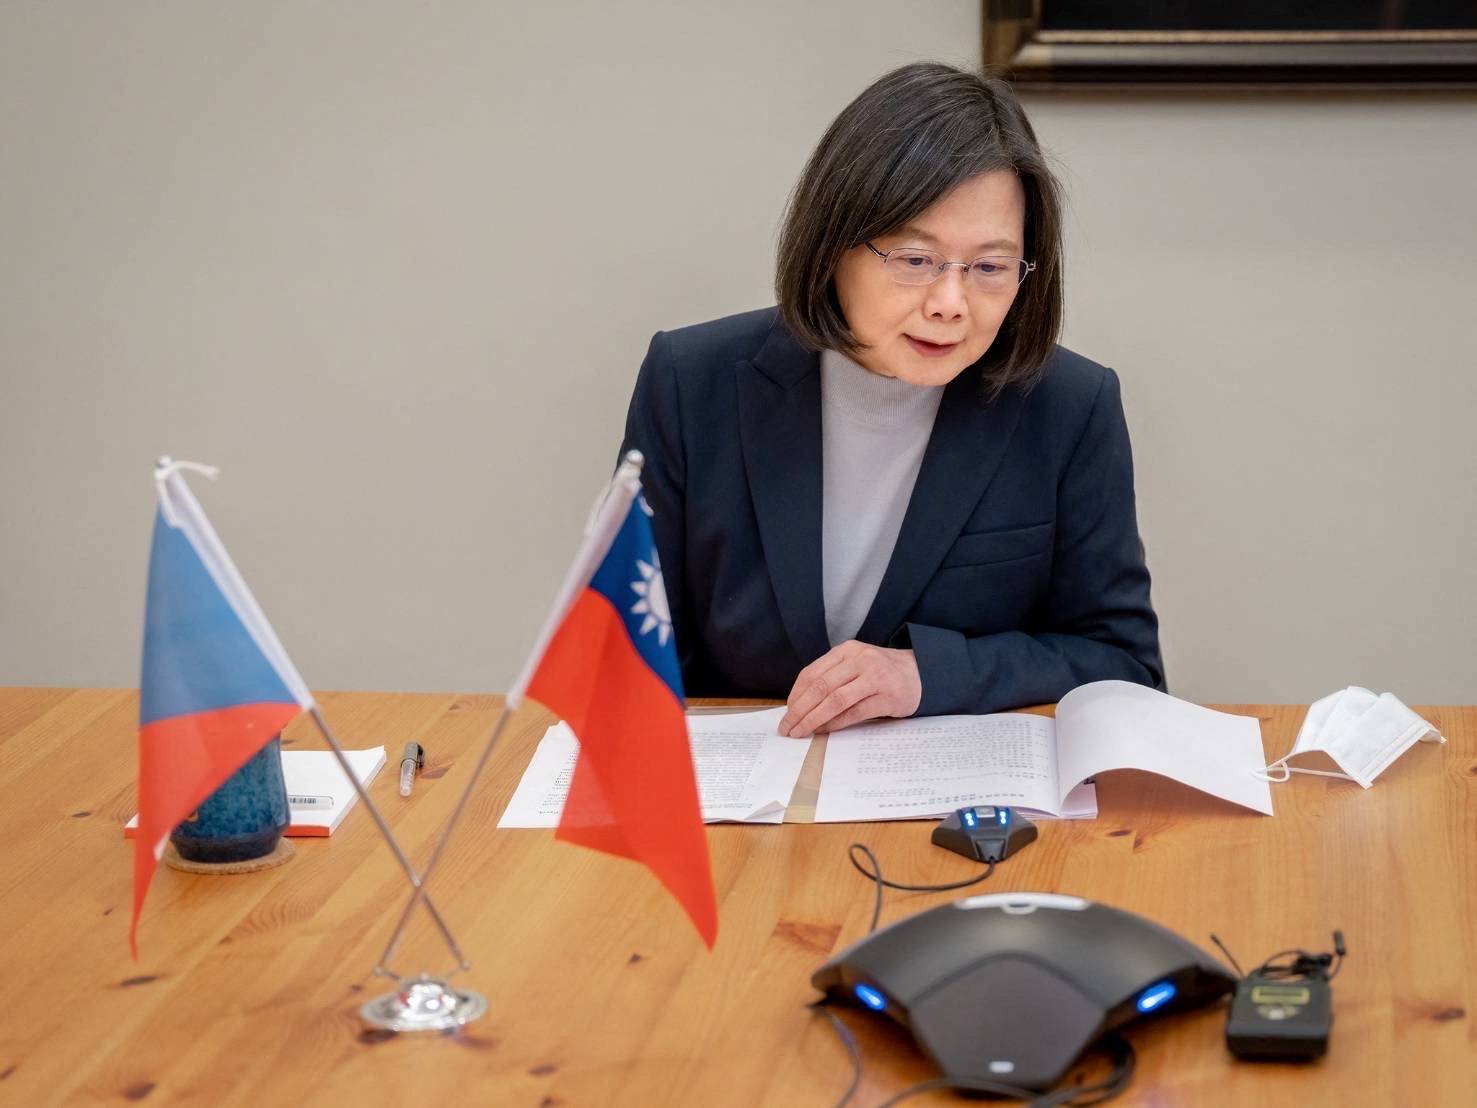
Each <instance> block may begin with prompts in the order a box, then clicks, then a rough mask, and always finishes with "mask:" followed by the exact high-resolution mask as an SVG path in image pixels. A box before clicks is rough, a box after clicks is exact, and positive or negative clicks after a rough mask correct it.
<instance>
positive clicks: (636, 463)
mask: <svg viewBox="0 0 1477 1108" xmlns="http://www.w3.org/2000/svg"><path fill="white" fill-rule="evenodd" d="M644 463H645V459H644V457H643V456H642V454H641V452H640V451H639V450H629V451H627V452H626V455H625V457H624V458H623V459H622V460H621V465H620V468H619V469H617V470H616V473H615V477H614V478H613V479H612V480H611V482H610V484H609V485H607V486H606V488H605V491H604V492H603V493H601V495H600V496H599V497H598V498H597V499H596V501H595V504H594V506H593V507H592V508H591V510H590V516H589V518H588V519H587V520H586V522H585V534H586V535H587V536H588V535H589V533H590V531H591V529H592V528H593V526H594V524H595V521H596V519H597V518H598V516H599V514H600V509H601V508H602V507H604V506H605V503H606V501H607V500H608V499H609V497H610V494H611V492H612V491H613V490H614V489H615V488H616V486H617V485H618V484H619V483H620V482H622V481H628V482H629V481H638V480H639V479H640V477H641V469H642V466H643V465H644ZM582 552H583V548H582ZM590 568H591V567H590V566H585V565H582V564H581V561H580V558H579V557H578V556H577V557H576V559H575V564H574V565H573V566H571V567H570V571H569V574H568V575H567V576H566V578H565V580H564V584H563V586H561V589H560V593H559V596H558V597H557V598H556V599H555V602H554V608H553V611H551V612H550V614H549V619H548V621H547V622H546V623H545V625H544V628H543V630H542V631H541V632H540V634H539V639H538V641H537V642H536V643H535V645H534V648H533V651H532V653H531V654H530V655H529V657H528V661H527V663H526V664H525V666H524V672H523V673H522V674H521V675H520V676H519V678H518V680H517V682H516V683H515V685H514V690H513V692H511V693H510V694H509V695H508V696H507V697H506V698H504V700H503V708H502V711H501V712H500V713H499V714H498V717H497V723H496V724H494V725H493V728H492V734H490V735H489V736H488V737H487V742H486V743H485V744H483V747H482V753H481V754H479V755H478V756H477V764H476V765H475V766H473V767H472V775H471V776H470V777H469V778H468V779H467V783H466V785H465V786H463V788H462V794H461V796H460V797H458V798H457V802H456V807H455V808H453V809H452V812H451V816H450V818H449V819H447V821H446V826H445V827H444V828H443V829H442V831H441V837H440V838H439V839H437V840H436V845H435V846H434V847H433V848H432V850H431V857H430V860H429V861H427V862H426V871H425V873H423V874H421V875H420V877H419V878H417V876H416V873H415V869H414V867H412V866H411V864H410V861H409V859H407V858H406V857H405V855H404V854H403V853H402V852H401V850H400V847H399V846H398V845H396V843H395V839H394V836H393V835H391V834H390V829H389V827H388V826H386V825H385V822H384V820H383V819H381V818H380V815H379V812H378V811H375V809H374V806H373V805H370V811H371V812H374V817H375V820H376V821H377V822H378V823H379V825H380V830H381V831H382V832H383V833H384V836H385V838H386V840H388V842H389V843H390V846H391V848H392V849H393V850H394V851H395V855H396V857H398V858H399V859H400V864H401V866H402V867H403V868H404V870H405V873H406V875H407V876H408V877H409V878H410V884H411V892H410V899H409V900H408V901H407V902H406V904H405V910H404V911H403V912H401V913H400V921H399V922H398V923H397V924H396V925H395V930H394V933H393V934H391V935H390V941H389V942H387V943H386V944H385V952H384V953H383V954H381V955H380V960H379V964H378V965H376V966H375V967H374V972H375V973H377V974H379V975H381V976H383V977H390V978H393V979H395V980H396V981H398V982H399V987H398V988H397V989H396V990H395V991H394V992H390V993H385V994H383V995H381V996H377V997H375V998H374V999H373V1000H370V1001H369V1002H367V1003H366V1004H365V1005H364V1006H363V1007H362V1008H360V1009H359V1016H360V1018H361V1019H363V1020H364V1022H365V1023H367V1024H369V1025H370V1026H371V1027H376V1028H380V1029H382V1030H385V1031H447V1030H450V1029H452V1028H455V1027H460V1026H462V1025H463V1024H466V1023H470V1022H472V1021H473V1020H475V1019H477V1018H478V1017H479V1016H481V1015H483V1014H484V1013H485V1012H486V1011H487V999H486V998H485V997H483V996H482V995H481V994H480V993H474V992H469V991H458V990H457V989H455V988H453V987H452V986H451V983H450V981H449V980H448V979H449V978H450V977H451V976H452V975H453V974H455V973H457V972H459V971H461V970H465V969H470V968H471V966H470V965H469V963H468V962H467V960H466V959H465V958H464V957H463V956H462V953H461V950H460V949H459V948H458V947H457V945H456V941H455V940H454V939H453V938H452V937H451V933H450V932H449V931H447V930H446V925H445V924H444V923H442V922H441V917H440V915H439V914H438V913H437V912H436V909H435V905H434V904H433V903H432V901H431V895H430V894H429V893H428V892H426V885H427V883H429V882H430V880H431V875H432V874H434V873H435V872H436V866H437V864H438V863H439V862H440V861H441V855H442V852H443V851H444V850H445V849H446V844H447V842H448V841H449V840H450V839H451V835H452V832H453V831H455V830H456V825H457V823H458V821H460V819H461V818H462V812H463V811H465V810H466V807H467V801H468V800H469V799H470V798H471V796H472V790H473V789H475V788H476V787H477V781H478V779H479V778H480V777H481V776H482V771H483V769H484V768H486V766H487V760H488V758H490V757H491V756H492V751H493V748H494V747H495V746H497V741H498V739H499V737H501V735H502V733H503V729H504V728H505V727H506V726H507V723H508V719H509V717H511V716H512V714H513V711H514V710H515V709H516V708H517V706H518V704H519V703H520V702H521V701H522V696H523V691H524V688H525V687H526V685H527V682H528V679H529V677H530V675H531V674H530V670H531V669H532V667H533V666H534V664H535V663H536V662H537V661H538V659H539V658H540V657H541V656H542V654H543V651H544V648H545V647H546V646H547V645H548V642H549V639H550V638H551V637H552V635H553V632H554V629H555V627H556V625H557V622H558V620H559V619H560V618H561V617H562V615H563V608H564V605H565V603H566V602H567V600H568V598H569V596H570V595H571V594H572V591H573V585H574V584H576V583H578V582H579V581H580V580H581V577H582V575H583V574H584V573H585V571H586V570H588V569H590ZM313 717H314V719H315V720H317V722H318V727H319V729H320V730H321V731H322V732H323V734H324V737H325V738H327V739H328V741H329V744H330V745H331V746H332V747H333V749H334V751H335V752H336V753H337V754H338V756H339V761H340V762H342V763H343V764H344V766H345V769H346V770H347V768H348V765H347V761H346V760H345V759H344V756H343V752H342V751H341V750H340V749H339V745H338V743H337V742H336V741H334V739H333V737H332V736H331V735H330V734H329V732H328V725H327V724H326V723H324V722H323V718H322V717H321V716H320V715H319V714H318V710H317V709H316V708H314V709H313ZM349 776H350V779H351V780H355V781H356V785H355V787H356V788H358V790H359V795H360V797H362V798H363V799H364V800H366V801H367V800H368V799H369V797H368V795H367V794H366V793H365V791H364V789H363V787H362V786H359V785H358V784H357V779H355V778H354V777H353V774H350V775H349ZM422 901H424V902H425V905H426V910H427V911H429V912H430V913H431V916H432V918H433V919H435V921H436V923H437V925H438V926H439V927H440V928H441V933H442V935H444V936H445V938H446V942H447V945H448V946H449V947H450V948H451V953H452V956H453V957H454V958H455V959H456V961H457V965H456V967H455V968H454V969H453V970H452V971H451V972H450V973H447V974H445V975H444V976H441V977H435V976H432V975H431V974H427V973H421V974H417V975H416V976H414V977H405V976H402V975H401V974H398V973H396V972H394V971H393V970H392V969H391V968H390V959H391V958H392V957H394V955H395V951H396V949H397V948H398V947H399V945H400V939H401V937H402V936H403V935H404V934H405V927H406V925H407V924H408V923H409V922H410V917H411V915H412V914H413V913H414V912H415V908H416V905H417V904H420V903H421V902H422Z"/></svg>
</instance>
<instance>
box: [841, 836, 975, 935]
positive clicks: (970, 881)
mask: <svg viewBox="0 0 1477 1108" xmlns="http://www.w3.org/2000/svg"><path fill="white" fill-rule="evenodd" d="M858 850H860V851H861V852H862V853H863V854H865V855H866V856H867V860H868V861H870V862H871V863H872V868H871V869H867V867H866V866H864V865H862V864H861V863H860V862H858V861H857V859H856V852H857V851H858ZM847 856H848V857H849V858H850V859H851V864H852V867H853V868H854V869H855V870H856V871H857V872H858V873H860V874H861V875H862V876H863V877H867V878H870V879H871V880H873V881H875V882H876V883H877V898H876V900H875V901H874V902H873V904H872V922H871V923H870V924H869V925H868V926H867V933H868V934H871V933H872V932H873V931H875V930H877V920H878V919H879V918H880V917H881V915H882V888H883V886H884V885H885V886H886V887H887V888H889V889H898V890H900V891H901V892H905V893H946V892H950V891H952V890H953V889H963V888H968V887H969V886H970V885H978V884H979V883H980V882H981V881H983V880H985V878H987V877H989V876H990V874H992V873H994V872H995V863H994V862H987V863H986V864H985V869H984V872H983V873H977V874H975V875H974V876H973V877H968V878H965V879H964V880H963V881H950V882H949V883H948V884H944V885H904V884H902V883H901V882H898V881H889V880H887V879H886V878H885V877H883V876H882V864H881V863H880V862H878V861H877V855H875V854H873V853H872V852H871V850H870V849H868V848H867V847H865V846H863V845H862V844H861V843H852V844H851V846H850V847H849V848H848V849H847Z"/></svg>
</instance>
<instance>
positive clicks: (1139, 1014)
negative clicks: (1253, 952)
mask: <svg viewBox="0 0 1477 1108" xmlns="http://www.w3.org/2000/svg"><path fill="white" fill-rule="evenodd" d="M951 818H952V817H951ZM1235 983H1236V978H1235V977H1233V976H1232V975H1231V974H1230V973H1229V972H1228V971H1227V970H1226V969H1225V968H1224V967H1222V966H1221V964H1220V963H1219V962H1218V961H1216V959H1214V958H1213V957H1211V956H1210V955H1209V954H1206V953H1205V952H1204V951H1202V950H1200V949H1199V948H1198V947H1196V946H1195V945H1194V944H1192V943H1189V942H1187V941H1186V940H1184V939H1182V938H1180V937H1179V936H1178V935H1176V934H1174V933H1173V932H1172V931H1169V930H1167V929H1165V928H1163V927H1160V926H1159V925H1158V924H1156V923H1151V922H1150V921H1149V920H1146V919H1144V918H1143V917H1141V916H1137V915H1134V914H1133V913H1131V912H1125V911H1122V910H1120V909H1117V908H1110V907H1108V906H1107V905H1105V904H1095V903H1093V902H1092V901H1089V900H1083V899H1081V898H1080V897H1074V896H1062V895H1059V894H1055V893H999V894H996V895H993V896H975V897H970V898H969V899H967V900H958V901H955V902H954V903H953V904H945V905H943V906H942V907H939V908H934V909H931V910H929V911H926V912H920V913H919V914H918V915H915V916H910V917H909V918H907V919H904V920H900V921H899V922H897V923H895V924H893V925H892V926H890V927H887V928H884V929H883V930H881V931H877V932H874V933H873V934H871V935H868V936H867V937H866V938H865V939H863V940H862V941H861V942H859V943H857V944H855V945H854V946H851V947H849V948H848V949H846V950H844V951H842V952H841V953H840V954H838V955H837V956H836V957H835V958H833V959H831V960H830V961H829V962H827V963H826V964H825V965H823V966H821V967H820V969H818V970H816V971H815V973H814V974H813V975H812V977H811V984H813V985H814V986H815V987H816V988H817V989H820V990H821V991H822V992H824V993H825V994H826V999H828V1000H836V1001H841V1002H844V1003H849V1004H855V1005H858V1006H860V1007H862V1008H865V1009H867V1010H868V1011H871V1012H875V1013H876V1014H878V1015H879V1016H886V1017H889V1018H891V1019H893V1020H896V1021H897V1022H898V1023H900V1024H902V1025H903V1026H904V1027H906V1028H908V1029H909V1030H910V1031H911V1032H912V1035H913V1038H914V1039H915V1040H916V1041H917V1043H918V1045H919V1046H920V1047H922V1049H923V1050H924V1051H925V1052H927V1053H928V1054H929V1055H930V1056H931V1057H932V1058H933V1060H934V1061H935V1062H937V1063H938V1065H939V1068H940V1069H941V1070H942V1071H943V1074H944V1076H945V1077H946V1078H963V1079H966V1080H977V1081H978V1080H983V1081H991V1080H993V1081H997V1082H1009V1083H1011V1084H1012V1085H1016V1086H1020V1087H1023V1088H1027V1089H1046V1088H1049V1087H1051V1086H1052V1085H1054V1084H1055V1083H1056V1082H1057V1081H1059V1080H1060V1079H1061V1077H1062V1075H1063V1074H1065V1073H1066V1071H1067V1069H1068V1068H1069V1067H1070V1066H1071V1065H1072V1063H1073V1062H1074V1061H1075V1060H1076V1059H1077V1057H1078V1056H1079V1055H1080V1054H1082V1052H1083V1051H1085V1050H1086V1049H1087V1048H1088V1047H1090V1046H1091V1045H1092V1044H1093V1043H1095V1042H1096V1041H1097V1040H1098V1039H1100V1038H1101V1037H1103V1036H1104V1035H1105V1034H1106V1033H1107V1032H1110V1031H1112V1030H1113V1029H1115V1028H1117V1027H1120V1026H1122V1025H1123V1024H1125V1023H1128V1022H1130V1021H1132V1020H1136V1019H1140V1018H1145V1017H1153V1018H1159V1017H1161V1016H1165V1015H1169V1014H1172V1013H1177V1012H1182V1011H1185V1010H1186V1009H1189V1008H1194V1007H1197V1006H1199V1005H1202V1004H1209V1003H1210V1002H1212V1001H1214V1000H1216V999H1218V998H1219V997H1222V996H1225V995H1226V994H1227V993H1229V992H1230V991H1231V990H1232V989H1233V988H1234V986H1235Z"/></svg>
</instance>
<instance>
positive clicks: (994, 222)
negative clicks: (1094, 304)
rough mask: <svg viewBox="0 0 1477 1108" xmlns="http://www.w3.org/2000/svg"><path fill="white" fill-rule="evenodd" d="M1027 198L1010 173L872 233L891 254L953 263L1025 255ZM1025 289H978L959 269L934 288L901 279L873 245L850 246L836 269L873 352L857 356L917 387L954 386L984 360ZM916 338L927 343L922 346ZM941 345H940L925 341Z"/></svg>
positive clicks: (988, 177) (971, 183) (981, 180)
mask: <svg viewBox="0 0 1477 1108" xmlns="http://www.w3.org/2000/svg"><path fill="white" fill-rule="evenodd" d="M1025 225H1026V196H1025V192H1024V190H1023V189H1022V188H1021V183H1020V180H1019V178H1017V177H1016V175H1015V174H1014V173H1012V172H1011V171H1009V170H1005V169H997V170H994V171H993V172H990V173H983V174H981V175H980V176H978V177H973V178H971V179H970V180H968V181H965V182H964V183H963V184H961V185H959V186H957V187H956V188H955V189H954V191H952V192H950V193H948V194H947V195H946V196H944V198H943V199H942V200H939V201H938V202H937V203H936V204H934V205H933V207H931V208H928V209H927V210H926V211H924V212H923V213H922V214H921V215H919V216H917V217H916V218H915V219H913V221H912V222H910V223H908V224H907V225H906V226H904V227H903V228H901V229H900V230H899V231H897V232H896V233H895V234H891V235H885V236H883V237H881V238H877V239H873V240H872V245H874V246H875V247H876V248H877V249H878V250H880V251H882V252H883V253H884V254H885V253H887V252H888V251H889V250H895V249H897V248H898V247H900V246H920V247H926V248H928V249H930V250H934V251H937V252H939V253H941V254H942V255H943V256H944V257H945V258H946V259H948V260H949V261H951V262H972V261H974V260H975V259H976V258H982V257H985V256H987V255H1002V256H1007V257H1012V258H1020V257H1023V256H1024V254H1023V251H1024V243H1025ZM1017 292H1019V286H1016V287H1015V288H1011V289H1008V290H1006V291H1004V292H984V291H981V290H979V289H978V288H976V287H975V286H974V285H973V284H972V283H971V282H970V280H969V277H968V275H967V274H966V273H965V271H964V270H963V269H962V268H960V267H958V266H952V267H950V268H949V269H946V270H945V271H944V274H943V276H942V277H940V278H939V279H938V280H936V281H934V283H933V284H931V285H900V284H898V283H897V282H896V281H894V280H893V279H892V278H891V277H889V276H888V275H887V273H886V271H885V270H884V269H883V267H882V259H881V258H879V257H878V256H877V255H876V254H874V253H872V251H870V250H868V249H867V247H866V246H865V245H863V246H856V247H853V248H852V249H850V250H848V251H847V252H846V253H845V254H844V255H842V258H841V264H840V265H839V266H838V267H837V269H836V294H837V297H838V298H839V299H840V301H841V311H842V312H843V313H844V314H845V316H846V322H847V323H848V324H849V325H850V327H851V330H852V333H853V334H854V335H856V337H857V338H858V339H859V340H861V342H862V343H863V345H865V346H866V347H867V349H865V350H862V351H860V352H859V353H858V354H856V355H855V358H856V360H857V361H858V362H859V363H861V364H862V365H863V366H865V367H866V368H867V369H870V370H871V371H872V372H873V373H877V374H880V375H881V376H883V377H896V378H898V379H899V380H901V381H907V382H908V383H909V384H912V385H945V384H948V383H949V382H950V381H952V380H953V379H954V378H955V377H957V376H959V374H960V373H962V372H963V371H964V370H965V369H966V368H967V367H968V366H970V365H973V364H974V363H975V362H977V361H978V360H979V359H980V358H981V357H983V356H984V353H985V351H986V350H988V349H989V348H990V344H991V343H992V342H994V341H995V335H996V333H997V332H998V331H999V330H1000V324H1001V323H1002V322H1004V320H1005V313H1006V312H1008V311H1009V310H1010V306H1011V304H1013V303H1014V302H1015V298H1016V294H1017ZM913 340H921V342H915V341H913ZM924 344H936V345H931V346H930V345H924Z"/></svg>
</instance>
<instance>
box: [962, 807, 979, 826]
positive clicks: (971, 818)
mask: <svg viewBox="0 0 1477 1108" xmlns="http://www.w3.org/2000/svg"><path fill="white" fill-rule="evenodd" d="M961 815H962V816H963V817H964V826H965V827H973V826H975V824H977V823H979V817H978V816H977V815H975V813H974V809H973V808H965V809H964V810H963V811H962V812H961Z"/></svg>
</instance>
